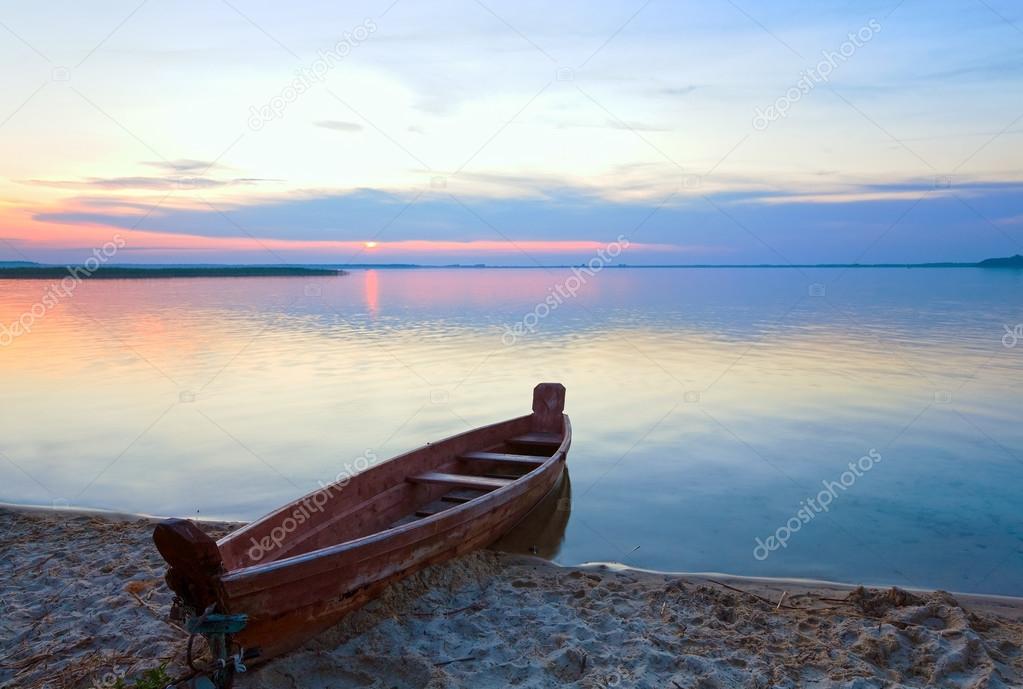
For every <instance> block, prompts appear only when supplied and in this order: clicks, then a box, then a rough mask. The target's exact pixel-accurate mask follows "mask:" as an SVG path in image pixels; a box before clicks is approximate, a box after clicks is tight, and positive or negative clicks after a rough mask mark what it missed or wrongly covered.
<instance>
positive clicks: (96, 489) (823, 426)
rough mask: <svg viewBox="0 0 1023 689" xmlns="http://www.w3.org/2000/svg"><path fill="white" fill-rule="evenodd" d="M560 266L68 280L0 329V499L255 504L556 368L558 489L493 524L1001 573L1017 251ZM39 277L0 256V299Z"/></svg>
mask: <svg viewBox="0 0 1023 689" xmlns="http://www.w3.org/2000/svg"><path fill="white" fill-rule="evenodd" d="M579 282H582V281H581V280H578V278H576V279H573V273H572V271H571V270H568V269H551V270H541V269H529V270H525V269H523V270H516V269H507V270H472V269H449V270H440V269H437V270H432V269H431V270H371V271H353V272H352V273H351V274H350V275H347V276H341V277H330V278H315V279H309V278H253V279H249V278H236V279H230V280H227V279H188V280H125V281H104V282H95V283H84V284H82V285H80V286H79V287H77V288H76V290H75V292H74V294H73V296H71V297H69V298H66V299H61V300H58V303H56V304H55V305H53V306H52V307H48V308H46V309H45V310H43V311H40V309H38V308H37V309H36V315H35V316H33V317H32V318H31V327H30V332H26V333H23V334H20V335H18V336H17V337H14V338H13V339H11V341H10V343H9V344H7V345H6V346H4V347H0V375H2V380H3V382H4V385H3V387H2V390H0V396H2V399H3V408H4V410H5V412H6V413H4V414H3V415H2V416H0V501H6V502H15V503H21V504H40V505H56V506H75V507H95V508H104V509H113V510H119V511H125V512H142V513H150V514H161V515H168V514H175V515H180V516H195V515H198V516H202V517H206V518H217V519H227V520H234V519H241V520H247V519H252V518H255V517H258V516H260V515H261V514H263V513H265V512H267V511H269V510H270V509H272V508H274V507H276V506H278V505H280V504H282V503H284V502H286V501H287V500H289V499H292V498H294V497H296V496H298V495H301V494H303V493H305V492H308V491H310V490H313V489H315V488H316V487H317V485H318V482H321V481H322V482H328V481H331V480H333V479H334V478H335V477H336V476H337V475H338V474H339V473H340V472H342V471H344V470H345V467H346V466H353V465H354V463H355V460H356V459H357V458H359V457H362V456H370V454H371V455H372V456H375V457H377V458H378V459H379V460H383V459H386V458H387V457H390V456H392V455H394V454H398V453H400V452H403V451H405V450H408V449H410V448H413V447H415V446H418V445H421V444H423V443H425V442H428V441H431V440H436V439H438V438H440V437H443V436H446V435H450V434H452V433H457V432H460V431H462V430H465V429H466V428H468V427H472V426H476V425H480V424H484V423H488V422H491V421H494V420H499V419H502V418H506V417H509V416H514V415H519V414H522V413H526V412H528V410H529V404H530V394H531V388H532V386H533V384H535V383H536V382H539V381H545V380H552V381H555V380H556V381H560V382H562V383H564V384H565V385H566V387H567V388H568V404H567V411H568V412H569V414H570V415H571V417H572V423H573V428H574V440H573V445H572V450H571V452H570V454H569V467H570V475H571V481H570V486H569V489H568V491H567V494H562V495H560V496H559V498H558V500H556V501H554V502H553V503H552V504H551V505H549V506H548V507H547V509H548V511H549V512H548V514H549V516H546V517H544V518H538V519H535V520H534V522H535V524H534V525H532V526H530V527H528V528H527V527H524V528H523V529H522V530H521V531H520V532H519V533H517V534H514V537H515V540H516V547H517V548H519V549H522V548H527V549H528V548H529V547H533V546H535V547H536V549H537V550H538V551H540V552H541V553H542V554H544V555H548V556H550V557H552V558H553V559H555V560H556V561H558V562H561V563H578V562H584V561H610V560H614V561H621V562H624V563H626V564H628V565H631V566H634V567H639V568H646V569H658V570H671V571H722V572H729V573H732V574H739V575H751V576H774V577H804V578H812V579H823V580H831V581H845V582H864V583H886V584H897V585H900V586H919V587H928V588H945V589H950V590H957V591H966V592H980V593H994V594H1004V595H1017V596H1018V595H1023V521H1021V520H1020V518H1019V505H1020V503H1021V498H1023V424H1020V423H1019V417H1020V408H1021V402H1023V388H1021V383H1023V339H1018V340H1017V337H1016V336H1017V333H1020V332H1023V328H1021V329H1017V325H1018V324H1020V323H1023V298H1021V296H1023V273H1020V272H1013V271H991V270H981V269H926V270H924V269H913V270H900V269H805V270H795V269H787V270H780V269H720V270H678V269H608V270H604V271H602V272H600V273H598V274H596V275H593V276H587V277H585V282H584V284H581V285H579V284H578V283H579ZM49 284H50V282H49V281H0V324H3V325H4V326H5V327H9V326H10V325H11V324H12V323H13V322H15V321H16V320H18V319H19V318H21V317H22V315H23V314H25V313H32V307H33V305H34V304H37V303H39V302H40V301H41V300H42V299H43V296H44V294H45V293H46V289H47V286H48V285H49ZM577 286H578V290H574V289H573V288H574V287H577ZM572 291H576V294H575V296H571V295H570V293H571V292H572ZM566 294H569V296H564V295H566ZM541 304H543V306H540V305H541ZM40 313H41V315H39V314H40ZM516 324H520V325H521V326H522V327H520V328H516ZM8 339H9V338H8ZM6 341H7V339H5V342H6ZM871 451H873V452H874V453H875V454H870V453H871ZM862 457H869V458H871V461H869V462H863V461H862V460H861V459H860V458H862ZM850 462H852V463H853V464H854V467H853V468H850V466H849V464H850ZM850 477H852V478H851V480H850ZM826 486H830V488H827V487H826ZM826 490H827V491H829V494H830V499H828V498H822V491H826ZM825 501H827V502H828V503H829V504H827V505H826V506H824V505H823V503H824V502H825ZM824 507H826V511H825V509H824ZM818 508H820V509H818ZM793 520H794V521H793ZM771 537H774V538H775V539H776V540H774V541H771V540H769V539H770V538H771ZM778 538H782V539H784V540H786V543H785V545H784V547H782V546H781V545H780V543H779V541H778V540H777V539H778ZM757 539H760V541H759V542H760V543H764V544H767V545H772V544H773V545H774V546H775V547H773V548H769V547H765V548H763V549H761V550H755V549H756V548H757V546H758V541H757ZM761 556H763V557H761Z"/></svg>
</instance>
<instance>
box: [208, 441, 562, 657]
mask: <svg viewBox="0 0 1023 689" xmlns="http://www.w3.org/2000/svg"><path fill="white" fill-rule="evenodd" d="M564 466H565V455H564V454H562V455H561V457H560V459H558V460H557V461H555V462H551V463H550V465H549V466H545V467H543V471H542V472H541V473H540V474H538V475H537V476H535V477H530V479H529V481H528V482H527V483H523V484H522V486H521V488H522V489H521V490H516V491H515V492H514V493H509V495H507V496H501V498H502V499H501V501H500V503H499V504H493V505H491V504H488V505H480V506H478V507H476V506H474V507H473V509H470V510H466V511H465V512H464V513H460V514H450V515H438V517H439V518H438V519H437V520H436V521H435V522H433V523H431V524H422V525H415V528H413V529H411V530H409V531H408V532H407V533H405V534H402V536H401V537H400V538H395V539H393V540H391V539H388V540H387V541H370V542H367V543H365V544H363V545H359V546H357V547H354V548H351V549H345V550H344V551H343V552H339V553H337V554H334V555H330V556H327V557H324V558H322V559H320V560H318V561H317V562H316V565H317V566H316V567H315V568H310V571H309V572H308V573H307V574H306V575H303V576H300V577H296V576H293V575H292V573H290V572H289V573H288V576H285V577H281V576H280V575H278V574H275V572H273V571H271V572H267V573H264V574H258V575H255V576H252V577H235V576H232V575H228V576H227V577H225V578H224V579H223V580H222V583H223V598H222V602H221V607H222V609H224V610H227V611H228V612H230V613H245V614H247V615H248V616H249V624H248V625H247V626H246V628H245V629H244V630H243V631H242V632H241V633H239V634H237V635H236V636H235V640H236V642H237V643H239V644H240V645H241V646H242V647H244V648H257V647H258V648H259V649H260V651H261V654H260V659H267V658H271V657H273V656H276V655H280V654H281V653H285V652H287V651H289V650H291V649H293V648H295V647H297V646H299V645H301V644H302V643H304V642H305V641H307V640H308V639H310V638H312V637H313V636H315V635H316V634H318V633H320V632H321V631H323V630H325V629H327V628H329V627H331V626H333V625H334V624H336V623H337V622H339V621H340V620H341V619H342V618H344V617H345V616H346V615H348V614H349V613H350V612H352V611H353V610H356V609H358V608H360V607H362V606H363V605H365V604H366V603H367V602H369V601H370V600H373V599H374V598H375V597H377V596H378V595H379V594H380V593H381V592H382V591H383V590H384V589H385V588H386V587H387V586H389V585H390V584H392V583H394V582H397V581H399V580H401V579H403V578H405V577H407V576H410V575H412V574H415V573H416V572H418V571H420V570H421V569H423V568H424V567H427V566H429V565H434V564H438V563H441V562H445V561H447V560H450V559H452V558H454V557H457V556H459V555H464V554H466V553H470V552H472V551H474V550H478V549H480V548H485V547H486V546H488V545H490V544H491V543H493V542H494V541H496V540H498V539H499V538H501V537H502V536H504V535H505V534H507V533H508V532H509V531H510V530H511V529H512V528H513V527H514V526H515V524H516V523H518V522H519V521H520V520H521V519H522V518H523V517H524V516H525V515H526V514H527V513H528V512H529V511H530V510H531V509H532V508H533V507H534V506H535V505H536V504H537V503H539V502H540V501H541V500H542V499H543V498H544V496H545V495H547V493H548V492H550V491H551V490H552V489H553V488H554V486H555V485H556V484H557V482H558V480H559V479H560V478H561V474H562V472H563V470H564ZM515 487H516V488H519V486H518V485H515ZM257 662H258V661H257Z"/></svg>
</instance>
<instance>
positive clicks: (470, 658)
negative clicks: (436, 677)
mask: <svg viewBox="0 0 1023 689" xmlns="http://www.w3.org/2000/svg"><path fill="white" fill-rule="evenodd" d="M465 660H476V656H465V657H464V658H452V659H451V660H442V661H440V662H439V663H434V664H433V666H434V667H440V666H442V665H450V664H451V663H461V662H462V661H465Z"/></svg>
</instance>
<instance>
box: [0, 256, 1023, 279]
mask: <svg viewBox="0 0 1023 689" xmlns="http://www.w3.org/2000/svg"><path fill="white" fill-rule="evenodd" d="M585 266H586V264H585V263H583V264H560V265H540V264H537V265H518V266H515V265H512V266H497V265H488V264H485V263H452V264H447V265H427V264H419V263H345V264H306V265H301V266H298V265H130V266H129V265H112V266H103V267H101V268H98V269H96V270H94V271H92V272H91V273H89V274H88V275H86V276H85V277H87V278H98V279H151V278H187V277H314V276H328V275H345V274H346V273H347V271H348V270H439V269H462V270H481V269H485V270H523V269H529V270H550V269H570V268H584V267H585ZM74 268H75V266H61V265H47V264H42V263H31V262H28V261H0V280H3V279H18V278H21V279H31V280H38V279H52V278H62V277H66V276H68V275H69V272H70V271H72V270H73V269H74ZM603 268H642V269H647V268H677V269H700V270H713V269H715V268H727V269H734V268H744V269H763V268H772V269H775V268H777V269H793V268H794V269H817V268H841V269H845V270H847V269H859V268H891V269H906V268H984V269H996V270H1023V255H1020V254H1016V255H1015V256H1006V257H1002V258H988V259H985V260H983V261H976V262H973V263H969V262H965V263H963V262H955V261H946V262H939V263H691V264H671V263H666V264H649V265H635V264H631V263H609V264H606V265H604V266H603Z"/></svg>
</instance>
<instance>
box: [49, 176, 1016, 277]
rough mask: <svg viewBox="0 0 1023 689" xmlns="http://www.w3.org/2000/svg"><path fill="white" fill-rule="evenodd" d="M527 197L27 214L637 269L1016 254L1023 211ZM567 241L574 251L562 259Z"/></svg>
mask: <svg viewBox="0 0 1023 689" xmlns="http://www.w3.org/2000/svg"><path fill="white" fill-rule="evenodd" d="M521 181H522V184H523V185H528V184H529V181H528V179H527V178H523V179H522V180H521ZM537 189H539V191H538V193H529V192H527V193H526V194H524V195H519V196H514V197H508V196H502V197H493V196H486V195H479V194H477V195H470V194H468V193H465V192H462V191H460V190H459V189H457V188H449V189H445V190H428V191H425V192H422V193H419V192H415V191H404V192H399V191H386V190H379V189H354V190H350V191H344V192H324V191H320V192H305V193H299V194H296V193H289V194H288V195H287V196H284V195H273V196H268V195H264V196H262V197H259V198H252V199H249V200H247V201H244V202H237V201H236V202H233V203H227V202H217V207H212V206H209V205H199V206H193V207H190V206H181V205H179V206H169V205H168V204H163V205H159V206H157V207H155V208H154V207H145V208H143V207H142V205H143V204H137V206H138V207H132V205H131V204H129V203H124V204H119V205H118V204H111V203H110V202H109V200H108V199H103V202H102V203H97V202H96V199H95V198H92V197H86V198H80V199H73V200H71V201H69V202H66V204H65V205H64V207H62V208H59V209H56V210H48V211H45V212H37V213H35V215H33V216H32V217H33V219H34V220H35V221H36V222H39V223H47V224H57V225H60V226H62V228H64V229H63V230H62V231H63V232H66V233H68V236H73V233H74V231H73V229H72V228H73V227H74V226H80V227H82V228H83V230H84V229H85V228H98V227H102V228H117V229H121V230H132V229H136V230H138V231H145V232H150V233H153V234H154V235H160V236H162V237H165V238H166V237H177V238H178V240H179V241H180V242H181V243H182V245H187V244H189V242H192V243H200V242H203V241H206V240H212V239H216V240H217V241H221V240H222V241H224V242H227V241H228V240H239V239H245V240H247V241H251V242H261V241H262V242H281V243H283V244H281V246H282V247H283V246H288V245H289V244H288V243H289V242H290V243H292V244H290V245H293V246H295V247H296V250H297V249H298V248H299V247H304V248H305V249H306V250H309V251H314V250H316V248H317V247H321V248H323V249H324V250H328V249H330V250H332V251H333V250H335V249H339V248H340V247H342V246H346V245H347V243H355V244H358V243H360V242H366V241H370V240H373V241H377V242H379V243H380V244H381V245H384V244H387V245H390V246H392V247H394V248H395V250H398V249H401V250H405V251H417V250H420V249H422V250H423V251H427V248H426V247H434V248H436V249H437V250H438V251H447V252H448V253H449V254H450V255H452V256H454V255H455V254H461V253H466V252H469V253H471V251H472V250H474V249H473V248H474V247H476V248H479V249H480V250H481V251H482V250H483V248H484V247H486V248H487V249H488V250H492V251H496V249H495V247H496V246H497V245H495V244H493V243H494V242H498V243H502V242H503V243H508V242H511V243H513V244H518V243H522V244H524V245H528V246H533V247H537V251H540V250H541V249H540V248H539V247H544V246H546V247H548V250H549V251H550V252H552V255H553V253H554V252H559V253H560V254H561V255H560V257H559V258H558V259H557V262H564V261H566V260H569V258H571V260H576V259H585V258H586V254H585V251H583V248H582V247H584V246H589V244H585V243H586V242H591V243H592V242H609V241H613V240H614V239H615V238H617V237H618V236H619V235H624V236H625V237H627V238H628V239H629V241H630V242H633V243H636V244H643V245H646V246H647V247H657V249H656V250H654V249H650V250H648V253H647V254H646V255H645V256H637V255H636V254H635V252H634V254H633V258H632V259H631V260H630V262H635V263H642V262H646V263H672V262H699V263H722V262H724V263H787V262H793V263H848V262H853V261H859V262H871V263H883V262H894V263H901V262H917V261H919V262H926V261H947V260H960V261H962V260H980V259H983V258H988V257H991V256H1000V255H1009V254H1013V253H1019V251H1020V247H1019V245H1018V239H1016V238H1014V237H1013V234H1014V233H1015V232H1016V228H1017V227H1019V225H1018V224H1012V223H1013V220H1014V219H1016V218H1018V217H1019V216H1020V215H1021V214H1023V182H1001V183H969V182H954V186H953V187H952V188H951V190H948V189H945V190H938V192H939V193H924V192H925V191H927V190H934V182H933V181H931V180H919V179H917V180H909V181H906V182H900V183H891V184H868V185H860V186H859V187H856V186H854V185H848V187H847V188H845V189H844V190H838V191H836V192H835V193H823V192H818V193H810V191H809V190H808V191H807V192H776V193H766V192H765V191H763V190H762V189H738V190H736V189H728V190H713V189H709V188H707V187H701V188H699V189H697V190H685V189H679V190H678V191H677V192H676V193H675V194H674V195H670V196H666V197H663V198H660V199H651V198H645V199H630V198H607V197H605V196H602V195H601V194H600V193H598V192H597V191H596V190H594V189H588V188H580V187H572V186H560V187H554V186H547V187H546V188H541V187H537ZM967 199H968V201H966V200H967ZM136 200H137V199H136ZM988 219H989V220H990V222H989V220H988ZM992 223H998V224H1000V225H999V226H1000V227H1004V228H1005V231H999V230H997V229H996V228H994V227H993V226H992ZM1001 223H1005V224H1004V225H1002V224H1001ZM879 238H880V239H879ZM875 240H876V241H875ZM559 243H560V244H559ZM225 246H226V244H225ZM332 247H333V248H332ZM417 247H418V248H417ZM459 247H464V248H465V251H464V252H463V251H462V249H460V248H459ZM558 247H562V248H565V251H562V250H561V249H560V248H558ZM573 247H575V249H578V251H577V252H576V253H575V254H572V255H571V256H570V257H567V256H568V253H570V251H568V250H569V249H572V248H573ZM865 247H866V249H865ZM566 252H568V253H566ZM431 255H432V256H435V257H437V259H438V260H440V258H439V257H440V255H439V254H431ZM697 257H698V258H697ZM481 260H483V259H482V258H481ZM551 260H552V261H554V260H555V259H554V258H552V259H551Z"/></svg>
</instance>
